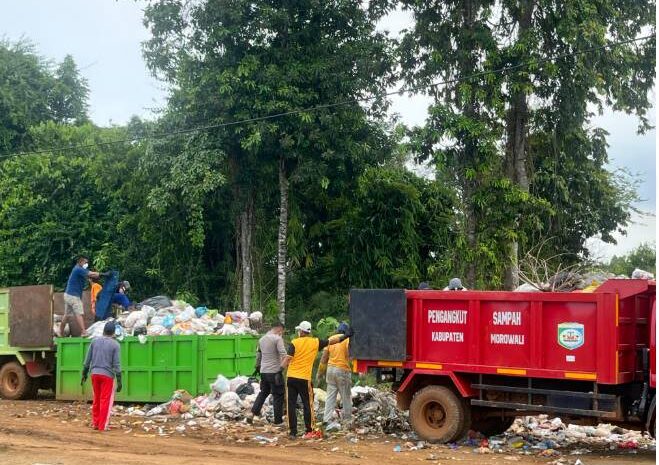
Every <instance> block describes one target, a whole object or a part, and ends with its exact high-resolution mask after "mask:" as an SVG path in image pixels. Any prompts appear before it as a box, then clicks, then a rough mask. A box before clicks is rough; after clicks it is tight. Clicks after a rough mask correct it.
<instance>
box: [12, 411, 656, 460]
mask: <svg viewBox="0 0 659 465" xmlns="http://www.w3.org/2000/svg"><path fill="white" fill-rule="evenodd" d="M88 411H89V407H88V406H87V405H85V404H81V403H70V402H57V401H24V402H11V401H0V419H1V420H0V465H5V464H7V465H90V464H95V463H97V464H103V465H111V464H117V465H119V464H121V465H138V464H139V465H147V464H149V465H150V464H154V465H170V464H171V465H174V464H175V465H199V464H217V465H225V464H256V463H258V464H261V465H269V464H273V465H274V464H307V463H308V464H332V465H342V464H350V465H353V464H367V465H368V464H372V465H375V464H377V465H386V464H388V463H395V464H411V463H426V464H429V465H446V464H452V463H460V464H463V465H488V464H514V463H517V464H520V465H529V464H549V463H557V462H555V461H556V460H557V459H556V458H546V457H537V456H535V455H522V454H513V455H511V454H506V453H503V454H488V455H479V454H476V453H475V452H474V449H473V448H471V447H467V446H461V447H458V448H455V449H452V448H450V447H448V446H430V447H427V448H424V449H421V450H416V451H409V450H405V448H403V451H402V452H394V447H395V446H396V445H399V444H401V440H400V439H397V438H392V437H390V436H377V437H374V436H371V437H363V438H361V439H356V438H355V437H354V436H353V437H352V438H351V437H350V436H348V437H346V436H345V435H342V434H338V435H333V436H331V437H328V438H325V439H322V440H315V441H304V440H301V439H300V440H297V441H290V440H288V439H286V438H285V434H283V433H282V434H279V435H278V440H277V442H275V443H272V444H260V443H259V442H258V441H257V440H255V439H254V438H255V437H256V436H258V435H262V436H266V437H268V438H273V437H275V434H274V433H273V431H272V430H271V429H269V427H267V426H251V425H247V424H239V425H236V426H235V428H233V427H232V430H231V432H226V431H225V432H222V433H218V432H217V431H213V430H212V429H211V430H209V429H203V428H201V429H199V430H197V431H187V432H186V433H185V434H171V435H168V436H159V435H157V434H150V433H148V432H144V430H143V428H141V427H139V426H137V425H139V421H137V422H136V421H132V420H133V418H131V417H128V419H126V418H127V417H114V418H113V420H112V422H111V425H112V426H113V429H112V430H111V431H107V432H98V431H94V430H92V429H90V428H89V427H88V426H87V425H88V424H89V421H90V419H89V413H88ZM140 421H143V419H140ZM132 425H136V426H134V427H133V426H132ZM350 439H352V440H350ZM635 452H636V451H635ZM565 454H566V455H564V456H563V457H562V462H560V463H562V464H565V465H574V463H575V461H576V460H577V459H579V460H581V462H582V463H583V465H600V464H650V463H655V455H654V452H649V451H638V452H637V453H630V452H629V451H621V452H611V451H600V452H593V453H590V454H585V455H579V456H574V455H569V451H565Z"/></svg>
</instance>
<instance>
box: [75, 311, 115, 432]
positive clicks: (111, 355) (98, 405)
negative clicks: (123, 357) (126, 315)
mask: <svg viewBox="0 0 659 465" xmlns="http://www.w3.org/2000/svg"><path fill="white" fill-rule="evenodd" d="M115 329H116V326H115V323H114V321H108V322H107V323H105V326H104V327H103V337H98V338H96V339H94V340H93V341H92V343H91V344H90V345H89V349H88V350H87V357H86V358H85V365H84V367H83V369H82V380H81V382H80V385H83V384H85V381H87V376H88V375H89V372H90V371H91V374H92V388H93V392H94V402H93V404H92V428H94V429H97V430H99V431H105V430H107V429H108V424H109V423H110V413H111V412H112V404H113V403H114V392H115V389H116V391H117V392H121V365H120V362H119V359H120V357H119V351H120V347H119V343H118V342H117V341H115V339H114V335H115ZM115 378H116V379H117V384H116V388H115V383H114V380H115Z"/></svg>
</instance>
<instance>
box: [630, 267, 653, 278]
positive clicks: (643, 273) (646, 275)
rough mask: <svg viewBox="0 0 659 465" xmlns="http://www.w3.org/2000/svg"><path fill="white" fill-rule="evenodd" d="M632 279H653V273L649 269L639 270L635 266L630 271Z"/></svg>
mask: <svg viewBox="0 0 659 465" xmlns="http://www.w3.org/2000/svg"><path fill="white" fill-rule="evenodd" d="M632 279H654V275H653V274H652V273H650V272H649V271H645V270H641V269H639V268H636V269H635V270H634V271H633V272H632Z"/></svg>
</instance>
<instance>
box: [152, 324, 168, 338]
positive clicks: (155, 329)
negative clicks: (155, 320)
mask: <svg viewBox="0 0 659 465" xmlns="http://www.w3.org/2000/svg"><path fill="white" fill-rule="evenodd" d="M146 334H147V336H166V335H169V334H170V331H169V330H168V329H167V328H165V327H164V326H161V325H151V326H149V327H147V329H146Z"/></svg>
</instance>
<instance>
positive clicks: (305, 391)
mask: <svg viewBox="0 0 659 465" xmlns="http://www.w3.org/2000/svg"><path fill="white" fill-rule="evenodd" d="M286 388H287V390H288V428H289V430H290V433H291V434H297V397H298V395H299V396H300V398H301V399H302V411H303V413H304V430H305V432H307V433H309V432H311V415H312V412H311V408H312V407H311V402H313V387H312V386H311V381H309V380H306V379H299V378H288V381H287V382H286Z"/></svg>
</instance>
